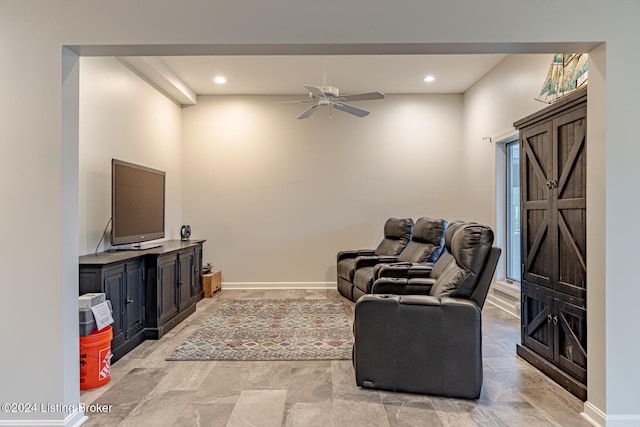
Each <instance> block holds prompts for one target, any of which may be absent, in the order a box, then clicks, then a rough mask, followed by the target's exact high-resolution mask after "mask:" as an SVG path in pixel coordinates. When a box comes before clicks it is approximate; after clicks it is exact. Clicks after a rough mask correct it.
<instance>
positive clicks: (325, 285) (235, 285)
mask: <svg viewBox="0 0 640 427" xmlns="http://www.w3.org/2000/svg"><path fill="white" fill-rule="evenodd" d="M222 289H225V290H226V289H263V290H264V289H337V285H336V282H222Z"/></svg>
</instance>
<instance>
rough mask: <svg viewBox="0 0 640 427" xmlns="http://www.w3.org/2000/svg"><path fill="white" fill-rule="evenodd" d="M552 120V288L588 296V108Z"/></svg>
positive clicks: (573, 294)
mask: <svg viewBox="0 0 640 427" xmlns="http://www.w3.org/2000/svg"><path fill="white" fill-rule="evenodd" d="M586 110H587V109H586V107H583V108H580V109H578V110H575V111H572V112H569V113H567V114H564V115H561V116H559V117H558V118H555V119H554V120H553V151H554V154H555V155H554V156H553V158H554V162H553V174H552V176H553V179H552V184H553V185H552V189H551V191H552V196H551V199H552V201H553V205H552V207H551V209H552V210H553V211H554V217H555V218H554V221H553V225H554V230H553V234H555V235H556V236H557V237H554V241H555V242H557V243H556V244H554V248H555V249H554V251H553V252H554V253H553V257H554V260H553V262H554V263H557V268H556V269H554V270H553V271H554V275H553V277H552V283H553V288H554V289H556V290H558V291H559V292H562V293H565V294H568V295H571V296H574V297H577V298H580V299H583V300H584V299H586V296H587V295H586V280H587V278H586V275H587V260H586V248H587V226H586V224H587V223H586V221H587V218H586V216H587V202H586V200H587V172H586V171H587V150H586V144H585V141H586V133H587V116H586V114H587V111H586Z"/></svg>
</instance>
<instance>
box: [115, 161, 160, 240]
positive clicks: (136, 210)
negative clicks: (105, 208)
mask: <svg viewBox="0 0 640 427" xmlns="http://www.w3.org/2000/svg"><path fill="white" fill-rule="evenodd" d="M164 195H165V173H164V172H162V171H159V170H156V169H151V168H148V167H146V166H141V165H136V164H133V163H129V162H125V161H122V160H117V159H112V161H111V218H112V220H113V224H112V225H111V244H112V245H125V244H131V243H140V242H146V241H148V240H155V239H161V238H163V237H164Z"/></svg>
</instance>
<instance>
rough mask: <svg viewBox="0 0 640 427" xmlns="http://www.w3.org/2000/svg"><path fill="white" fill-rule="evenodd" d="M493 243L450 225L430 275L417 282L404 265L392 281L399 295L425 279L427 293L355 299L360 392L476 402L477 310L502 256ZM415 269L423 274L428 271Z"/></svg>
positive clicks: (479, 228)
mask: <svg viewBox="0 0 640 427" xmlns="http://www.w3.org/2000/svg"><path fill="white" fill-rule="evenodd" d="M493 239H494V236H493V231H492V230H491V229H490V228H489V227H486V226H483V225H480V224H476V223H461V222H456V223H452V224H451V225H450V226H449V229H448V231H447V236H446V238H445V241H446V243H445V245H446V248H447V253H445V254H443V255H442V256H441V257H440V258H439V260H438V261H437V262H436V263H435V265H434V266H433V268H430V270H431V271H430V272H429V273H427V274H423V277H417V274H418V273H417V271H411V270H412V267H415V266H410V265H404V266H403V270H402V274H404V275H405V277H398V278H395V279H392V280H391V281H392V282H394V284H395V285H396V289H397V290H403V291H406V290H407V289H412V288H411V287H409V288H407V286H410V282H411V281H412V280H413V281H414V285H413V286H418V285H417V284H416V282H415V281H416V280H421V281H424V283H422V284H421V285H420V286H422V288H421V289H422V290H424V289H425V286H427V287H428V294H429V295H410V294H409V295H393V294H389V293H385V294H372V295H364V296H363V297H362V298H360V299H359V300H358V302H357V303H356V306H355V319H354V338H355V343H354V350H353V363H354V368H355V373H356V382H357V384H358V385H359V386H361V387H366V388H374V389H383V390H393V391H404V392H412V393H423V394H432V395H441V396H450V397H460V398H468V399H477V398H478V397H479V396H480V391H481V388H482V330H481V329H482V326H481V325H482V319H481V310H482V306H483V304H484V301H485V298H486V295H487V291H488V289H489V286H490V284H491V279H492V276H493V273H494V271H495V268H496V264H497V262H498V259H499V257H500V249H499V248H495V247H492V245H493ZM418 267H420V268H421V269H422V270H423V273H424V270H427V269H425V268H423V266H418ZM409 276H411V277H409ZM425 276H426V277H425ZM378 280H379V281H380V280H383V281H384V280H387V281H388V280H389V279H386V278H382V279H378ZM429 282H430V283H429ZM383 283H384V282H383ZM385 286H387V285H385ZM403 287H404V288H403ZM376 288H378V281H376V284H374V286H373V289H374V291H376ZM381 289H385V290H386V291H391V288H390V287H380V288H379V289H378V290H377V291H379V290H381ZM377 291H376V292H377Z"/></svg>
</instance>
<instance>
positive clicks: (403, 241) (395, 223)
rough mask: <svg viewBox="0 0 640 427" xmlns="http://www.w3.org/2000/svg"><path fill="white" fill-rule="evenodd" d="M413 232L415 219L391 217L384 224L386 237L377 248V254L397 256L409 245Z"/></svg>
mask: <svg viewBox="0 0 640 427" xmlns="http://www.w3.org/2000/svg"><path fill="white" fill-rule="evenodd" d="M412 233H413V219H411V218H402V219H398V218H389V219H388V220H387V221H386V222H385V224H384V239H382V241H381V242H380V244H379V245H378V247H377V248H376V250H375V254H376V255H378V256H380V255H391V256H396V255H398V254H399V253H400V252H402V250H403V249H404V247H405V246H406V245H407V243H408V242H409V240H410V239H411V235H412Z"/></svg>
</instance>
